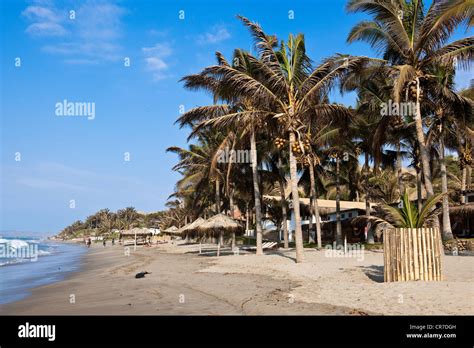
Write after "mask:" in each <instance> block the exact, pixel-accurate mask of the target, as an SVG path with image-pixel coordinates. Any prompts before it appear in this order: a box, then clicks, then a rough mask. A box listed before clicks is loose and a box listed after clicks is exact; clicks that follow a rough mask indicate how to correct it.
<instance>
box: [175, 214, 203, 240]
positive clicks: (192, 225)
mask: <svg viewBox="0 0 474 348" xmlns="http://www.w3.org/2000/svg"><path fill="white" fill-rule="evenodd" d="M205 221H206V220H204V219H203V218H201V217H200V218H197V219H196V220H194V221H193V222H191V223H189V224H187V225H186V226H184V227H181V228H180V229H179V230H177V231H176V233H181V237H183V238H186V236H188V234H190V233H192V231H194V230H195V229H196V228H197V227H198V226H199V225H201V224H202V223H203V222H205Z"/></svg>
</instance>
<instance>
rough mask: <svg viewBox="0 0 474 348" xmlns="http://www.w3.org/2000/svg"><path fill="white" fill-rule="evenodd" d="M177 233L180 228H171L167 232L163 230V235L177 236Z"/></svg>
mask: <svg viewBox="0 0 474 348" xmlns="http://www.w3.org/2000/svg"><path fill="white" fill-rule="evenodd" d="M177 231H178V227H176V226H171V227H169V228H167V229H166V230H163V231H162V232H163V233H169V234H176V233H178V232H177Z"/></svg>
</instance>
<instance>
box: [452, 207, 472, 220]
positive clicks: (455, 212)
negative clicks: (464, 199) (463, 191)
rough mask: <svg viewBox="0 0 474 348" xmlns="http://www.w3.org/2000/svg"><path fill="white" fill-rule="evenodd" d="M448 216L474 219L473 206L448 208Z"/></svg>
mask: <svg viewBox="0 0 474 348" xmlns="http://www.w3.org/2000/svg"><path fill="white" fill-rule="evenodd" d="M449 215H452V216H460V217H463V218H466V219H467V218H470V217H474V204H462V205H457V206H454V207H449Z"/></svg>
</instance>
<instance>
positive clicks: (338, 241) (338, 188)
mask: <svg viewBox="0 0 474 348" xmlns="http://www.w3.org/2000/svg"><path fill="white" fill-rule="evenodd" d="M339 166H340V164H339V156H337V157H336V244H337V245H340V244H342V228H341V186H340V184H339Z"/></svg>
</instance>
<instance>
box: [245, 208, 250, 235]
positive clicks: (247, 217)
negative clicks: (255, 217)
mask: <svg viewBox="0 0 474 348" xmlns="http://www.w3.org/2000/svg"><path fill="white" fill-rule="evenodd" d="M249 215H250V211H249V203H248V202H247V203H246V205H245V230H246V231H248V230H249V227H250V216H249Z"/></svg>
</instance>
